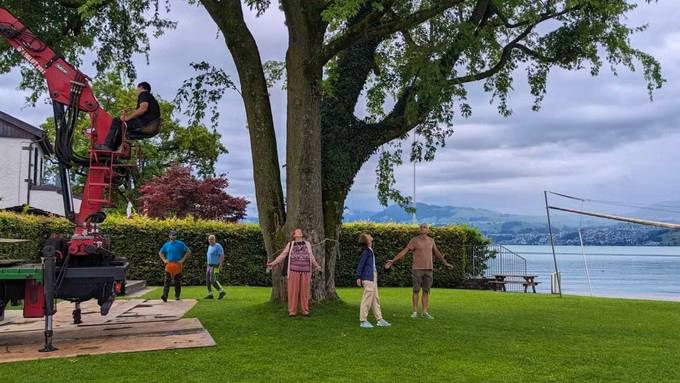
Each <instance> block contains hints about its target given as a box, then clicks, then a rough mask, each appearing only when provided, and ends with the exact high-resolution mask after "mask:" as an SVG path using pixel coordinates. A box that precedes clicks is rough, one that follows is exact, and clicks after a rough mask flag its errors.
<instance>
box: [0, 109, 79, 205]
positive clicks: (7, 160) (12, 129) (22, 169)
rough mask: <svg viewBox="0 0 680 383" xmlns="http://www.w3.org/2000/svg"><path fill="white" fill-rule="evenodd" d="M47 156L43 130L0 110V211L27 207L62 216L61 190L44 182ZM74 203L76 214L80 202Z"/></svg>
mask: <svg viewBox="0 0 680 383" xmlns="http://www.w3.org/2000/svg"><path fill="white" fill-rule="evenodd" d="M50 155H52V146H51V145H50V143H49V140H48V139H47V135H46V134H45V132H44V131H43V130H42V129H39V128H36V127H35V126H32V125H29V124H27V123H25V122H23V121H21V120H19V119H17V118H15V117H12V116H10V115H9V114H7V113H3V112H1V111H0V209H6V208H12V207H17V206H23V205H29V206H30V207H33V208H37V209H41V210H45V211H48V212H50V213H54V214H59V215H64V203H63V199H62V195H61V188H60V187H57V186H54V185H46V184H44V183H43V179H44V174H45V173H44V172H45V167H46V165H47V164H46V161H47V159H46V158H45V157H47V156H50ZM73 202H74V208H75V210H76V211H78V209H79V208H80V200H76V199H74V201H73Z"/></svg>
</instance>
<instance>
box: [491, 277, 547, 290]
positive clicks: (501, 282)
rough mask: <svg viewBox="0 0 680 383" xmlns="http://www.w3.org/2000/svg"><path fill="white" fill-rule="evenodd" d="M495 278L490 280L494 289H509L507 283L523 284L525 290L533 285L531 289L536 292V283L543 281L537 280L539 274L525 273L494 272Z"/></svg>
mask: <svg viewBox="0 0 680 383" xmlns="http://www.w3.org/2000/svg"><path fill="white" fill-rule="evenodd" d="M493 277H494V280H493V281H491V282H489V283H491V285H492V286H493V289H494V291H497V290H499V289H500V290H501V291H507V289H506V287H505V285H507V284H513V283H515V284H521V285H522V286H524V292H525V293H526V292H527V289H528V288H529V287H531V290H532V291H533V292H534V293H535V292H536V285H538V284H539V283H541V282H536V278H538V275H524V274H494V275H493Z"/></svg>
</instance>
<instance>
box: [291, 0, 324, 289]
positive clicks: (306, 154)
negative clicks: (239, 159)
mask: <svg viewBox="0 0 680 383" xmlns="http://www.w3.org/2000/svg"><path fill="white" fill-rule="evenodd" d="M317 3H318V2H316V1H309V0H288V1H283V2H282V5H283V9H284V12H285V14H286V24H287V25H288V36H289V46H288V52H287V54H286V70H287V78H288V83H287V89H288V116H287V117H288V119H287V142H286V175H287V177H286V193H287V211H288V214H287V221H286V229H287V230H288V231H289V232H290V231H292V230H293V229H295V228H301V229H302V230H303V231H304V232H305V234H306V237H307V240H309V241H310V242H311V243H312V247H313V249H314V256H315V258H316V260H317V262H318V263H319V265H321V267H322V271H321V272H314V273H313V276H314V277H313V281H312V294H311V296H312V300H313V301H315V302H318V301H321V300H325V299H326V298H327V297H328V294H327V292H326V278H327V273H326V270H327V268H326V265H325V259H324V246H323V244H324V238H325V236H324V224H323V205H322V202H321V201H322V192H321V81H322V74H323V67H322V65H321V64H320V62H319V54H320V52H321V47H322V43H323V35H324V31H325V25H323V23H322V21H321V17H320V12H321V9H320V8H319V6H318V4H317Z"/></svg>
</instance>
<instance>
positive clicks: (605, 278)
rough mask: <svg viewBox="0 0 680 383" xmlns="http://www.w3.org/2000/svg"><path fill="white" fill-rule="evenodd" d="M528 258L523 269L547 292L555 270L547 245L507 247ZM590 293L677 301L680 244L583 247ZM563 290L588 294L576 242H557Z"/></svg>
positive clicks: (569, 292) (570, 292) (679, 297)
mask: <svg viewBox="0 0 680 383" xmlns="http://www.w3.org/2000/svg"><path fill="white" fill-rule="evenodd" d="M505 247H506V248H508V249H510V250H511V251H513V252H515V253H517V254H519V255H521V256H522V257H524V258H526V260H527V273H528V274H532V275H538V276H539V278H538V279H537V281H539V282H541V284H539V285H538V287H537V290H538V291H540V292H544V293H550V273H552V272H553V271H554V264H553V257H552V252H551V249H550V246H524V245H507V246H505ZM584 250H585V254H586V259H587V261H588V267H589V269H590V279H591V284H592V290H593V295H594V296H607V297H624V298H641V299H663V300H678V301H680V275H678V273H679V272H680V247H671V246H586V247H585V248H584ZM555 251H556V253H557V265H558V267H559V269H560V272H561V274H562V293H563V294H571V295H590V291H589V288H588V279H587V277H586V271H585V265H584V259H583V256H582V254H581V247H580V246H556V247H555Z"/></svg>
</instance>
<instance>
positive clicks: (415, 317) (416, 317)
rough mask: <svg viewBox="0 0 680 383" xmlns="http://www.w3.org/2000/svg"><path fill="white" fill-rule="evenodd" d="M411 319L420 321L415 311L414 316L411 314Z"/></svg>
mask: <svg viewBox="0 0 680 383" xmlns="http://www.w3.org/2000/svg"><path fill="white" fill-rule="evenodd" d="M411 319H418V313H417V312H415V311H414V312H413V314H411Z"/></svg>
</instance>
